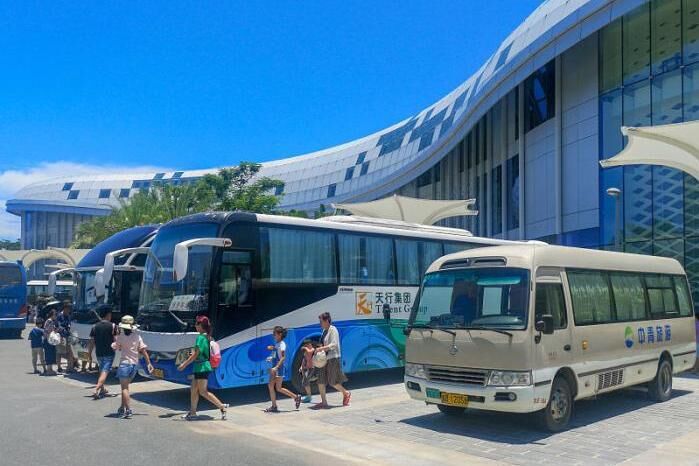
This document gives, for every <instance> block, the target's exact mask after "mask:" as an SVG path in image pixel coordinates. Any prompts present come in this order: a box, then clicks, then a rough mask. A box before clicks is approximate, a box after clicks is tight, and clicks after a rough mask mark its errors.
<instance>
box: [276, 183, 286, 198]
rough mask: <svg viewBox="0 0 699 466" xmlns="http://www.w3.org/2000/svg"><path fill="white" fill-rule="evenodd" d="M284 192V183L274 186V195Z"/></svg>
mask: <svg viewBox="0 0 699 466" xmlns="http://www.w3.org/2000/svg"><path fill="white" fill-rule="evenodd" d="M283 192H284V185H280V186H277V187H275V188H274V195H275V196H279V195H281V194H282V193H283Z"/></svg>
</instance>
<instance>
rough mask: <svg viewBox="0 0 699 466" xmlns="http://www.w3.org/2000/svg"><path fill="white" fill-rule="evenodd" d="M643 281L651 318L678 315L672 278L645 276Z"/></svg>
mask: <svg viewBox="0 0 699 466" xmlns="http://www.w3.org/2000/svg"><path fill="white" fill-rule="evenodd" d="M645 279H646V289H647V293H648V302H649V304H650V313H651V317H652V318H656V319H657V318H662V317H663V316H669V317H672V316H674V315H677V314H679V309H678V308H677V303H676V301H675V291H674V283H673V280H672V277H669V276H667V275H647V276H646V277H645Z"/></svg>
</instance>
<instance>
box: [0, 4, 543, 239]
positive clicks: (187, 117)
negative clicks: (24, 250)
mask: <svg viewBox="0 0 699 466" xmlns="http://www.w3.org/2000/svg"><path fill="white" fill-rule="evenodd" d="M539 3H540V2H539V1H534V0H490V1H488V2H484V1H478V2H476V1H466V0H463V1H452V2H447V1H441V0H439V1H436V2H435V1H421V2H418V1H411V0H402V1H388V0H386V1H384V0H382V1H378V2H377V1H353V2H346V1H320V0H319V1H304V2H299V1H293V2H291V1H288V2H283V1H278V2H249V1H248V2H176V1H167V2H165V1H163V2H159V1H152V2H80V1H71V2H46V3H38V2H33V1H28V2H14V1H12V2H9V1H1V2H0V50H2V53H1V54H0V70H2V72H1V73H0V207H2V204H4V200H6V199H8V198H11V197H12V193H13V192H14V191H15V190H16V189H18V188H19V187H21V186H22V185H23V184H26V183H27V182H28V181H38V180H39V179H40V178H46V177H50V176H55V175H56V174H61V171H62V170H64V169H65V166H66V165H65V164H72V165H69V166H75V167H76V168H75V169H76V170H85V171H87V172H90V171H96V170H99V169H100V168H101V167H102V166H105V165H107V166H109V167H110V169H119V168H121V167H124V168H127V167H136V166H139V167H140V166H144V165H147V166H157V167H164V168H173V169H174V168H178V169H195V168H209V167H214V166H221V165H233V164H235V163H237V162H239V161H240V160H255V161H266V160H273V159H275V158H280V157H285V156H290V155H296V154H301V153H306V152H310V151H313V150H317V149H322V148H325V147H329V146H332V145H335V144H340V143H343V142H346V141H349V140H352V139H355V138H357V137H361V136H364V135H366V134H369V133H372V132H374V131H377V130H379V129H382V128H384V127H386V126H389V125H391V124H393V123H395V122H397V121H400V120H402V119H404V118H406V117H408V116H410V115H412V114H414V113H416V112H418V111H419V110H421V109H423V108H425V107H426V106H428V105H429V104H431V103H432V102H434V101H436V100H438V99H439V98H440V97H442V96H444V95H445V94H447V93H448V92H449V91H451V90H452V89H453V88H455V87H456V86H457V85H458V84H459V83H461V82H462V81H464V80H465V79H466V78H468V77H469V76H470V74H471V73H473V72H474V71H475V70H476V69H477V68H478V67H479V66H480V65H481V64H482V63H484V62H485V60H486V59H487V58H488V56H489V55H490V54H492V53H493V52H494V51H495V49H496V48H497V47H498V45H499V44H500V42H502V40H503V39H504V38H505V37H506V36H507V35H508V34H509V33H510V32H511V31H512V30H513V29H514V28H515V27H516V26H517V25H519V24H520V23H521V22H522V20H524V18H526V16H528V15H529V14H530V13H531V12H532V11H533V10H534V8H536V6H537V5H538V4H539ZM61 164H64V165H61ZM56 167H63V168H60V169H57V168H56ZM13 220H14V219H12V218H8V216H7V215H6V214H4V215H3V216H2V217H0V237H8V236H9V237H11V236H13V235H14V232H15V231H18V229H17V224H16V222H13ZM8 222H9V223H12V224H13V225H12V226H10V225H9V223H8Z"/></svg>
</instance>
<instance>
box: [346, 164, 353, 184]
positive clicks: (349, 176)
mask: <svg viewBox="0 0 699 466" xmlns="http://www.w3.org/2000/svg"><path fill="white" fill-rule="evenodd" d="M353 175H354V167H349V168H348V169H347V171H346V172H345V181H347V180H351V179H352V176H353Z"/></svg>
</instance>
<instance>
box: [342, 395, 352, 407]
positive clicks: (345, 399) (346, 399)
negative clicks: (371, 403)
mask: <svg viewBox="0 0 699 466" xmlns="http://www.w3.org/2000/svg"><path fill="white" fill-rule="evenodd" d="M351 398H352V394H351V393H350V392H345V395H344V396H343V397H342V406H349V405H350V399H351Z"/></svg>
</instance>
